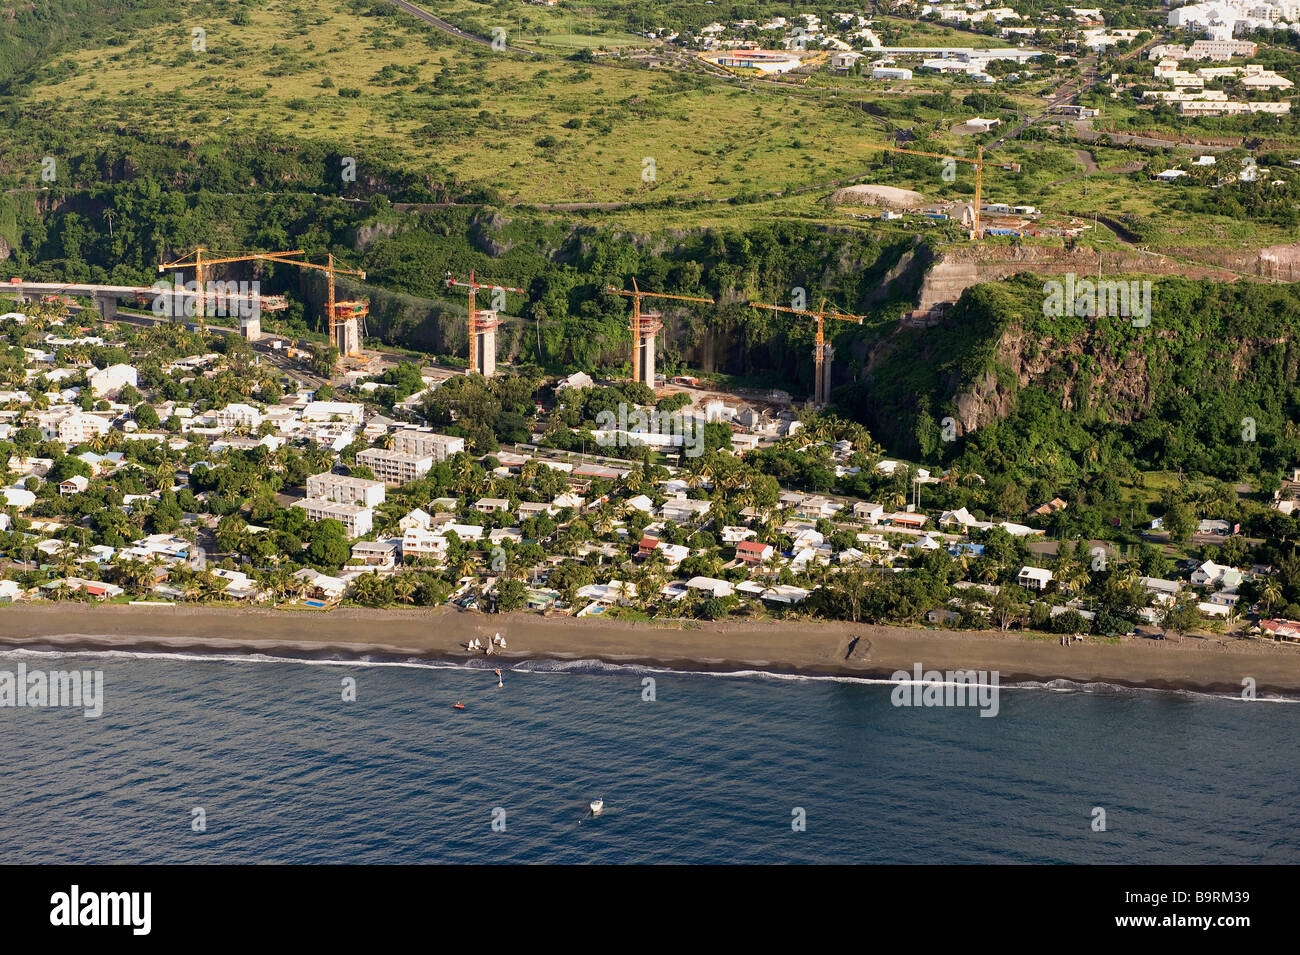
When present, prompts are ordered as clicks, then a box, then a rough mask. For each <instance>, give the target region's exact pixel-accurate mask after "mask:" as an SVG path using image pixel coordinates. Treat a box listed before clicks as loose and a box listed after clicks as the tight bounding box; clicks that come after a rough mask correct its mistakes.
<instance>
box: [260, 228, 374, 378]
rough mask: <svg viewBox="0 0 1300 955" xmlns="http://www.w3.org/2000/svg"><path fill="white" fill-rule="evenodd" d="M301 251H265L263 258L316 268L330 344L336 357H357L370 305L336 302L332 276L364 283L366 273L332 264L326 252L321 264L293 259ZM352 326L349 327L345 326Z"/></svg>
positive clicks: (331, 256)
mask: <svg viewBox="0 0 1300 955" xmlns="http://www.w3.org/2000/svg"><path fill="white" fill-rule="evenodd" d="M303 254H305V253H302V252H268V253H267V254H266V255H264V256H263V258H266V259H269V260H271V261H273V262H284V263H286V264H288V265H296V266H298V267H299V268H301V269H316V270H317V271H320V272H324V273H325V282H326V287H327V293H326V304H325V314H326V321H327V322H328V327H329V335H330V342H332V343H333V344H334V345H335V346H336V347H337V348H338V350H339V355H341V356H348V355H358V354H360V353H361V339H362V336H363V335H364V334H365V326H364V322H365V318H366V316H367V315H369V314H370V303H369V302H364V301H348V302H339V301H336V300H335V298H334V276H335V275H355V276H356V277H357V278H359V279H361V280H362V281H364V280H365V277H366V273H365V272H364V271H363V270H361V269H345V268H340V267H339V266H337V265H335V264H334V256H333V254H329V253H327V254H326V256H325V259H326V263H327V264H325V265H317V264H316V263H315V262H306V261H303V260H302V259H295V258H293V256H295V255H303ZM349 323H353V324H349Z"/></svg>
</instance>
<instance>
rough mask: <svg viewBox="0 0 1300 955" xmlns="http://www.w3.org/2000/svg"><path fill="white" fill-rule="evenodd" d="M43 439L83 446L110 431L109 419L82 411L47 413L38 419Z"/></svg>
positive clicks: (66, 410) (64, 410)
mask: <svg viewBox="0 0 1300 955" xmlns="http://www.w3.org/2000/svg"><path fill="white" fill-rule="evenodd" d="M37 421H38V424H39V425H40V429H41V437H42V438H44V439H45V440H46V441H58V442H60V443H62V444H65V445H68V446H72V445H76V444H83V443H85V442H87V441H89V440H90V439H91V438H93V437H95V436H96V435H100V434H104V433H106V432H107V431H108V428H109V423H108V419H106V418H101V417H99V416H98V415H93V414H87V413H86V412H84V411H80V410H68V409H61V410H56V411H47V412H45V413H44V414H42V415H41V416H40V417H39V418H38V419H37Z"/></svg>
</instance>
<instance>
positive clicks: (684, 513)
mask: <svg viewBox="0 0 1300 955" xmlns="http://www.w3.org/2000/svg"><path fill="white" fill-rule="evenodd" d="M712 506H713V503H712V502H711V501H696V500H692V499H691V498H684V497H677V498H669V499H668V500H666V501H664V503H663V506H662V507H660V508H659V516H660V517H661V518H662V519H663V520H665V521H672V522H674V523H676V524H691V523H694V522H695V521H697V520H700V519H701V518H703V517H704V515H706V514H708V512H709V508H711V507H712Z"/></svg>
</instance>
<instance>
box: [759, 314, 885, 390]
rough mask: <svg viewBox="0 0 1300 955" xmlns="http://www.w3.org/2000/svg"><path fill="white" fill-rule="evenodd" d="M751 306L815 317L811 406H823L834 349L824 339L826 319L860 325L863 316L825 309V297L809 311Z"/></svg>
mask: <svg viewBox="0 0 1300 955" xmlns="http://www.w3.org/2000/svg"><path fill="white" fill-rule="evenodd" d="M749 304H750V307H751V308H766V309H768V310H769V311H773V312H788V313H789V314H791V315H807V316H808V317H809V318H815V319H817V337H816V338H815V339H814V340H813V406H814V407H817V408H821V407H824V406H825V405H826V404H827V403H828V402H829V401H830V400H831V358H832V357H833V355H834V349H833V348H832V347H831V344H830V342H828V341H826V333H825V325H826V319H828V318H837V319H839V320H840V321H843V322H856V323H857V324H859V325H861V324H862V322H863V319H864V317H865V316H862V315H848V314H846V313H844V312H828V311H826V299H824V298H823V299H822V305H821V308H819V309H818V310H817V311H815V312H813V311H809V310H808V309H806V308H791V307H790V306H788V305H768V304H766V303H764V302H750V303H749Z"/></svg>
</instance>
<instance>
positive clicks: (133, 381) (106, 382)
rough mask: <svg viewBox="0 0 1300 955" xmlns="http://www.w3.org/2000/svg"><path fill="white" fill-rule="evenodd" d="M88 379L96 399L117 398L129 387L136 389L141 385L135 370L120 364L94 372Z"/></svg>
mask: <svg viewBox="0 0 1300 955" xmlns="http://www.w3.org/2000/svg"><path fill="white" fill-rule="evenodd" d="M86 378H87V380H88V381H89V382H90V390H91V391H93V392H94V393H95V397H96V398H116V397H117V396H118V395H119V394H121V392H122V389H123V388H125V387H126V386H127V385H130V386H131V387H132V388H135V387H136V386H137V385H138V383H139V376H138V375H137V374H136V370H135V368H133V367H132V366H130V365H120V364H119V365H109V366H108V367H107V368H101V369H98V370H97V371H92V372H91V373H90V374H89V375H87V376H86Z"/></svg>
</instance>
